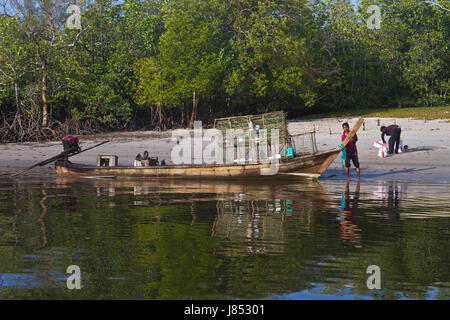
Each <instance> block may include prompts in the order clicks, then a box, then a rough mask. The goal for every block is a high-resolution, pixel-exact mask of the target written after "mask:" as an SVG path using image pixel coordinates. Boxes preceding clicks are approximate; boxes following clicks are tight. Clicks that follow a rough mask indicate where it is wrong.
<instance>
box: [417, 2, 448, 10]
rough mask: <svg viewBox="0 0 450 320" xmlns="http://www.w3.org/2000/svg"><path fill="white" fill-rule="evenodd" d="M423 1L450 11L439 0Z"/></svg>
mask: <svg viewBox="0 0 450 320" xmlns="http://www.w3.org/2000/svg"><path fill="white" fill-rule="evenodd" d="M423 2H424V3H427V4H429V5H432V6H437V7H439V8H441V9H443V10H445V11H448V12H450V9H447V8H445V7H443V6H442V5H441V4H440V3H439V2H433V1H423Z"/></svg>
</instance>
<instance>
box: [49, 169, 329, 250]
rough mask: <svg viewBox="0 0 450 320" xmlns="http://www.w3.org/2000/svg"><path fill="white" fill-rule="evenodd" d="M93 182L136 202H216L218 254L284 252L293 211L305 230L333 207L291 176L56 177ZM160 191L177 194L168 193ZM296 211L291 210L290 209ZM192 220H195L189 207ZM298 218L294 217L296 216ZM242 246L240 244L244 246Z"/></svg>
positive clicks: (317, 188)
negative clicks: (248, 178) (253, 178)
mask: <svg viewBox="0 0 450 320" xmlns="http://www.w3.org/2000/svg"><path fill="white" fill-rule="evenodd" d="M74 184H76V185H77V186H80V185H83V186H91V187H95V188H97V190H98V189H100V190H102V191H103V193H102V194H103V195H106V194H108V193H106V192H109V193H111V192H112V193H111V194H113V195H120V194H122V193H128V194H129V193H133V195H136V196H145V195H148V196H149V200H148V203H147V202H146V199H145V197H144V198H142V197H139V200H137V201H135V205H152V202H153V201H157V200H155V197H158V195H160V196H161V199H160V201H159V202H158V203H159V205H169V204H174V203H179V204H182V203H191V204H194V203H198V202H202V201H216V210H217V212H216V215H215V217H214V222H213V225H212V230H211V236H212V237H214V238H216V239H222V240H224V245H223V246H222V247H221V248H220V250H219V249H218V250H216V252H215V253H216V254H219V255H227V256H239V255H248V254H268V253H270V254H273V253H281V252H284V247H285V239H286V235H285V233H286V223H287V220H288V219H289V217H292V216H293V215H299V214H300V215H302V216H303V215H304V217H303V218H305V221H306V222H305V228H308V223H307V222H308V221H312V220H313V219H312V218H311V215H312V213H313V212H314V211H315V210H317V209H323V208H326V207H332V206H333V205H334V204H333V201H332V200H331V199H329V198H328V195H327V193H326V192H325V191H324V189H323V188H322V186H321V185H320V184H319V183H318V182H314V181H305V180H298V179H296V180H295V179H294V181H292V180H291V181H289V180H286V179H283V180H281V181H273V180H267V181H260V180H258V181H242V182H237V181H233V182H230V181H211V180H203V181H200V180H192V181H188V180H179V179H165V180H155V181H148V180H145V181H136V180H134V181H131V180H115V179H82V178H81V179H80V178H76V179H73V178H69V177H58V179H57V185H58V187H61V188H66V187H70V186H71V185H74ZM164 194H177V195H178V196H176V197H172V196H170V197H167V196H164ZM294 212H295V213H294ZM191 215H192V217H193V220H192V223H195V222H196V221H197V216H196V213H195V210H193V209H192V208H191ZM294 218H298V217H294ZM243 243H244V244H245V245H242V244H243Z"/></svg>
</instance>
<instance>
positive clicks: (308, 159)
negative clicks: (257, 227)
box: [55, 118, 363, 179]
mask: <svg viewBox="0 0 450 320" xmlns="http://www.w3.org/2000/svg"><path fill="white" fill-rule="evenodd" d="M362 123H363V119H362V118H360V119H359V120H358V122H357V123H356V125H355V126H354V128H353V130H352V132H351V133H350V135H349V136H348V137H347V139H346V140H345V141H344V142H343V143H342V146H344V147H345V146H346V145H347V143H348V141H349V140H350V139H351V138H352V137H353V136H354V135H355V133H356V131H358V129H359V127H360V126H361V125H362ZM340 152H341V149H340V148H335V149H332V150H330V151H325V152H317V153H314V154H309V155H297V156H295V157H294V158H292V159H280V160H279V161H276V165H275V164H274V163H258V164H223V165H166V166H146V167H133V166H112V167H99V166H92V165H84V164H77V163H71V162H67V161H63V160H60V161H57V162H56V163H55V166H56V172H57V174H58V175H60V176H96V177H124V178H127V177H128V178H138V177H142V178H153V177H158V178H159V177H170V178H202V179H203V178H218V177H220V178H239V177H267V176H268V175H269V176H270V175H292V176H301V177H307V178H312V179H317V178H319V177H320V176H321V175H322V174H323V173H324V172H325V170H326V169H327V168H328V167H329V166H330V165H331V163H332V162H333V161H334V159H336V157H337V156H338V154H339V153H340ZM263 172H265V173H263Z"/></svg>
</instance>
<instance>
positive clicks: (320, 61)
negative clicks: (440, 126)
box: [0, 0, 450, 141]
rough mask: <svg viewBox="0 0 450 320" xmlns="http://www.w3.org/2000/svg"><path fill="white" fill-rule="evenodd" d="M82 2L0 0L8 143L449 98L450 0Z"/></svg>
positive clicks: (1, 87)
mask: <svg viewBox="0 0 450 320" xmlns="http://www.w3.org/2000/svg"><path fill="white" fill-rule="evenodd" d="M77 3H78V6H79V8H80V15H81V16H80V26H81V29H74V28H69V27H68V25H67V23H66V22H67V20H68V19H69V18H70V17H71V14H72V15H73V12H72V13H71V12H70V10H68V5H69V4H68V3H65V2H64V1H61V0H30V1H20V0H13V1H11V4H10V5H5V6H0V14H1V15H0V62H1V63H0V113H1V115H2V120H3V123H2V124H1V127H0V134H1V137H0V139H1V140H3V141H13V140H16V141H17V140H31V139H41V138H52V137H55V136H58V135H61V134H64V133H65V132H68V131H71V132H75V133H79V132H83V130H87V129H90V130H93V129H106V130H111V129H120V128H127V129H135V128H147V129H156V130H164V129H169V128H175V127H185V126H189V125H190V126H192V125H193V121H194V120H202V121H203V122H206V123H211V121H212V119H213V118H216V117H224V116H231V115H243V114H255V113H261V112H268V111H276V110H284V111H286V112H288V115H289V116H290V117H295V116H300V115H303V114H311V113H319V112H325V111H339V110H344V109H352V108H379V107H408V106H436V105H446V104H448V101H449V99H448V91H449V87H450V80H449V70H450V68H449V64H450V58H449V54H448V51H449V50H448V47H449V39H450V37H449V33H450V22H449V14H450V13H449V10H448V9H449V8H450V1H449V0H440V1H417V0H395V1H393V0H370V1H368V0H361V1H359V3H358V5H354V4H353V3H352V2H351V1H348V0H320V1H310V0H280V1H262V0H259V1H258V0H231V1H223V0H203V1H200V0H182V1H179V0H178V1H175V0H126V1H119V2H118V1H113V0H95V1H93V0H91V1H88V0H86V1H84V0H83V1H78V2H77ZM374 5H375V6H378V8H380V16H381V21H380V24H379V28H377V29H372V28H369V24H368V22H367V21H368V19H373V17H372V14H373V12H372V11H370V10H368V8H369V7H370V6H374ZM25 129H26V130H25ZM36 132H38V133H39V134H37V133H36Z"/></svg>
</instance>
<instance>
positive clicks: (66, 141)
mask: <svg viewBox="0 0 450 320" xmlns="http://www.w3.org/2000/svg"><path fill="white" fill-rule="evenodd" d="M61 140H62V143H63V146H64V151H69V153H71V152H77V151H80V150H81V148H80V146H79V145H78V142H79V140H78V137H76V136H65V137H64V138H62V139H61Z"/></svg>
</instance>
